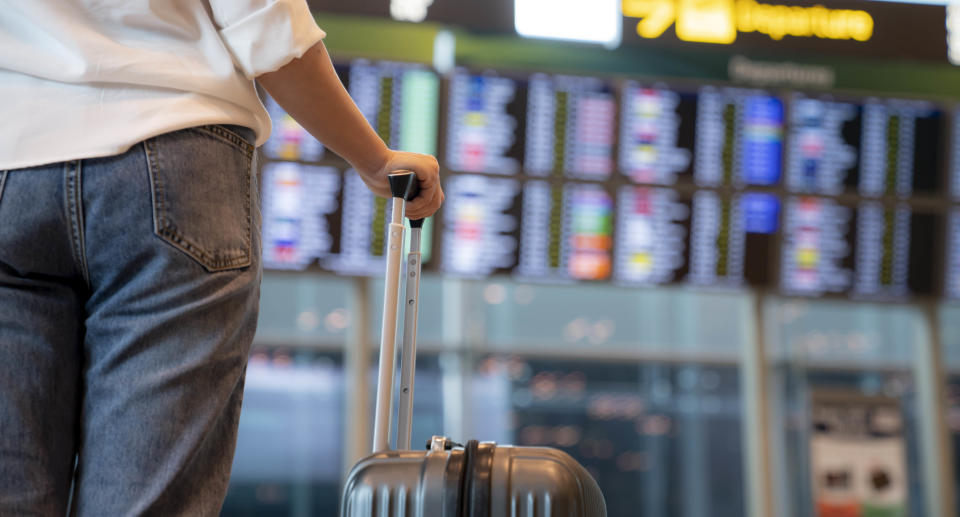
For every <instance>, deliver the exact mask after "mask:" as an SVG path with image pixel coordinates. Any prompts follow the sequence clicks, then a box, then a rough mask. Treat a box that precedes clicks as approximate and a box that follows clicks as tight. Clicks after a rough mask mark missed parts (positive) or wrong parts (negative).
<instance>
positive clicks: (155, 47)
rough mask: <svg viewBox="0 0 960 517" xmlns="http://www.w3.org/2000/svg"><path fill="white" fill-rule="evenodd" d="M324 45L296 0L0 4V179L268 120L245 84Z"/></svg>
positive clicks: (262, 129) (260, 126)
mask: <svg viewBox="0 0 960 517" xmlns="http://www.w3.org/2000/svg"><path fill="white" fill-rule="evenodd" d="M323 37H324V33H323V31H322V30H320V28H319V27H317V25H316V22H315V21H314V19H313V16H312V15H311V14H310V11H309V8H308V7H307V4H306V0H0V170H3V169H15V168H21V167H29V166H34V165H42V164H46V163H54V162H60V161H66V160H74V159H81V158H94V157H99V156H109V155H114V154H119V153H122V152H124V151H126V150H127V149H129V148H130V147H131V146H132V145H133V144H135V143H137V142H140V141H141V140H144V139H146V138H149V137H151V136H155V135H158V134H162V133H166V132H169V131H174V130H177V129H183V128H186V127H192V126H197V125H203V124H236V125H240V126H245V127H249V128H251V129H253V130H254V131H255V132H256V134H257V144H258V145H259V144H262V143H263V142H264V141H265V140H266V139H267V137H268V136H269V134H270V118H269V117H268V116H267V113H266V110H264V108H263V105H262V104H261V103H260V100H259V98H258V97H257V94H256V91H255V88H254V84H253V81H252V79H253V78H254V77H256V76H257V75H260V74H263V73H266V72H270V71H273V70H276V69H278V68H280V67H282V66H283V65H284V64H286V63H288V62H289V61H291V60H292V59H294V58H298V57H300V56H302V55H303V53H304V52H306V51H307V50H308V49H309V48H310V47H312V46H313V45H314V44H316V43H317V42H318V41H319V40H320V39H322V38H323Z"/></svg>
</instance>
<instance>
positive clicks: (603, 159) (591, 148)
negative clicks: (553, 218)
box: [524, 74, 616, 180]
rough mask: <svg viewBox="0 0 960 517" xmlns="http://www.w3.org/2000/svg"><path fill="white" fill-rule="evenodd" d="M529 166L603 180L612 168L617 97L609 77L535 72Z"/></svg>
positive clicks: (540, 172)
mask: <svg viewBox="0 0 960 517" xmlns="http://www.w3.org/2000/svg"><path fill="white" fill-rule="evenodd" d="M527 95H528V99H527V124H526V154H525V163H524V169H525V171H526V172H527V173H528V174H530V175H533V176H556V177H568V178H579V179H592V180H604V179H607V178H608V177H610V174H611V173H612V172H613V163H614V161H613V145H614V139H615V136H614V135H615V134H616V133H615V128H616V101H615V100H614V97H613V90H612V87H611V85H610V84H609V83H607V82H606V81H603V80H600V79H596V78H592V77H572V76H562V75H560V76H551V75H545V74H534V75H533V76H532V77H531V78H530V80H529V83H528V93H527Z"/></svg>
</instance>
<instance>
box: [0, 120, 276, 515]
mask: <svg viewBox="0 0 960 517" xmlns="http://www.w3.org/2000/svg"><path fill="white" fill-rule="evenodd" d="M251 140H252V134H251V132H250V131H249V130H246V129H243V128H236V127H224V126H207V127H201V128H193V129H187V130H183V131H177V132H173V133H169V134H166V135H161V136H159V137H156V138H151V139H149V140H146V141H144V142H142V143H141V144H138V145H136V146H134V147H133V148H132V149H130V150H129V151H128V152H126V153H125V154H122V155H118V156H112V157H108V158H97V159H88V160H80V161H73V162H67V163H58V164H55V165H49V166H43V167H36V168H30V169H22V170H10V171H0V515H3V516H7V515H16V516H21V515H24V516H27V515H42V516H63V515H66V513H67V511H68V508H67V507H68V504H69V505H70V507H71V508H70V510H69V511H70V513H71V514H72V515H80V516H94V515H95V516H106V515H109V516H121V515H163V516H167V515H190V516H194V515H197V516H205V515H216V514H217V513H218V512H219V510H220V506H221V504H222V502H223V498H224V495H225V494H226V489H227V483H228V481H229V477H230V466H231V462H232V459H233V452H234V447H235V443H236V435H237V423H238V419H239V416H240V404H241V399H242V395H243V380H244V373H245V369H246V364H247V354H248V352H249V348H250V343H251V341H252V340H253V334H254V330H255V327H256V320H257V311H258V304H259V295H260V277H261V268H260V256H261V253H260V211H259V201H258V183H257V178H256V174H255V171H254V167H253V166H252V162H253V161H254V159H253V157H254V147H253V145H251V144H250V143H249V142H250V141H251Z"/></svg>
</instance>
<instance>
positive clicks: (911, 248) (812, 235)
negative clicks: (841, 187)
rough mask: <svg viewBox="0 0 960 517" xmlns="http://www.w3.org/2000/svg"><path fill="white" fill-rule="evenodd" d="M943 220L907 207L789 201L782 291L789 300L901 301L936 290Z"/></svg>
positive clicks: (871, 202)
mask: <svg viewBox="0 0 960 517" xmlns="http://www.w3.org/2000/svg"><path fill="white" fill-rule="evenodd" d="M938 228H939V217H938V216H937V215H936V214H929V213H918V212H915V211H914V210H912V209H911V208H910V207H909V206H908V205H906V204H903V203H900V204H897V205H886V204H883V203H881V202H879V201H861V202H860V203H858V204H857V205H856V206H847V205H841V204H839V203H838V202H836V201H834V200H829V199H825V198H814V197H804V198H791V199H790V200H789V201H788V204H787V210H786V216H785V235H784V249H783V255H782V274H783V276H782V285H783V288H784V290H785V291H787V292H788V293H789V294H802V295H821V294H830V293H836V294H848V295H850V296H853V297H855V298H871V299H902V298H904V297H907V296H909V295H915V294H929V293H931V292H932V291H933V271H932V270H933V258H932V255H933V252H932V250H934V249H936V234H937V231H938Z"/></svg>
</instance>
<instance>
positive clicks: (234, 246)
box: [144, 126, 254, 271]
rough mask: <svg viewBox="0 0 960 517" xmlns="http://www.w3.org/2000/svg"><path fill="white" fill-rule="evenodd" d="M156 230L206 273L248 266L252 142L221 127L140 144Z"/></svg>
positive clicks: (250, 230) (190, 130)
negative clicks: (145, 164)
mask: <svg viewBox="0 0 960 517" xmlns="http://www.w3.org/2000/svg"><path fill="white" fill-rule="evenodd" d="M144 148H145V150H146V154H147V163H148V165H149V172H150V182H151V188H152V193H153V223H154V233H156V235H157V236H158V237H160V238H162V239H163V240H165V241H166V242H167V243H169V244H170V245H172V246H174V247H176V248H179V249H180V250H181V251H183V252H184V253H186V254H187V255H189V256H190V257H192V258H193V259H194V260H196V261H197V262H198V263H200V264H201V265H202V266H203V267H205V268H206V269H207V270H208V271H223V270H227V269H236V268H243V267H246V266H249V265H250V264H251V239H252V233H251V232H252V230H253V228H252V221H251V213H250V212H251V202H252V201H251V191H252V189H251V181H252V174H253V171H252V160H253V152H254V146H253V145H251V144H250V143H249V142H247V140H245V139H244V138H243V137H241V136H240V135H239V134H237V133H236V132H233V131H230V130H229V129H227V128H224V127H222V126H203V127H197V128H191V129H186V130H182V131H176V132H173V133H167V134H164V135H160V136H158V137H154V138H151V139H148V140H146V141H145V142H144Z"/></svg>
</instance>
